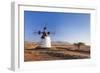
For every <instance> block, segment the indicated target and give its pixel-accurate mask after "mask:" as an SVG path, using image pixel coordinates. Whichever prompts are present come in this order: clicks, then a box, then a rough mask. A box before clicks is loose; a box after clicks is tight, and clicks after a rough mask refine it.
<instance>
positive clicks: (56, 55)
mask: <svg viewBox="0 0 100 73" xmlns="http://www.w3.org/2000/svg"><path fill="white" fill-rule="evenodd" d="M75 48H76V49H75ZM73 49H74V50H73ZM84 58H90V46H87V45H85V43H83V42H78V43H74V44H68V45H63V46H61V45H60V46H59V45H57V44H56V45H53V47H51V48H41V47H39V46H38V44H36V43H25V49H24V61H25V62H27V61H43V60H62V59H84Z"/></svg>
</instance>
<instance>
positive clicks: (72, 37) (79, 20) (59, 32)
mask: <svg viewBox="0 0 100 73" xmlns="http://www.w3.org/2000/svg"><path fill="white" fill-rule="evenodd" d="M45 24H46V26H47V28H48V31H51V32H54V33H55V34H51V35H50V36H51V40H52V41H67V42H70V43H74V42H84V43H86V44H90V14H86V13H61V12H36V11H24V31H25V34H24V38H25V41H40V36H39V35H38V34H34V33H33V32H37V31H38V30H42V29H43V27H44V26H45Z"/></svg>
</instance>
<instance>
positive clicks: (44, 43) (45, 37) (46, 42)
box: [35, 26, 51, 48]
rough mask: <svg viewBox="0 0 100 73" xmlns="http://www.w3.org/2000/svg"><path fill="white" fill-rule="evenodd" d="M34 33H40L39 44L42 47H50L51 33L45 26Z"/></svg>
mask: <svg viewBox="0 0 100 73" xmlns="http://www.w3.org/2000/svg"><path fill="white" fill-rule="evenodd" d="M35 33H38V34H39V35H41V42H40V46H41V47H42V48H50V47H51V38H50V36H49V35H50V34H51V33H50V32H49V31H47V27H46V26H45V27H44V28H43V31H38V32H35Z"/></svg>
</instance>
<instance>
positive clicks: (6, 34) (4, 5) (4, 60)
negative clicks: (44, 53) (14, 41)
mask: <svg viewBox="0 0 100 73" xmlns="http://www.w3.org/2000/svg"><path fill="white" fill-rule="evenodd" d="M11 1H14V0H1V1H0V73H13V72H12V71H10V70H9V69H8V68H10V58H11V57H10V54H11V49H10V48H11V38H10V37H11V14H10V13H11ZM16 1H17V0H16ZM21 1H25V0H21ZM26 1H32V2H33V4H34V3H37V4H40V3H45V4H49V3H52V4H53V5H56V4H59V3H62V4H63V5H66V4H69V3H70V4H76V6H80V5H87V6H89V5H92V6H96V7H97V9H98V10H97V24H96V27H97V30H96V31H97V32H96V34H97V35H96V37H97V38H96V41H97V43H96V46H97V48H98V52H97V54H98V65H99V67H93V66H91V67H88V66H87V67H78V68H77V67H69V68H67V69H66V68H64V67H63V68H61V67H60V68H58V67H56V68H55V69H52V68H49V69H46V70H38V71H37V70H35V71H24V72H21V73H80V72H81V73H100V72H99V71H100V70H98V69H99V68H100V2H99V0H26Z"/></svg>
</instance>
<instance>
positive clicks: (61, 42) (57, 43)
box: [51, 41, 72, 46]
mask: <svg viewBox="0 0 100 73" xmlns="http://www.w3.org/2000/svg"><path fill="white" fill-rule="evenodd" d="M51 45H59V46H60V45H61V46H66V45H72V44H71V43H69V42H65V41H53V42H51Z"/></svg>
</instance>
